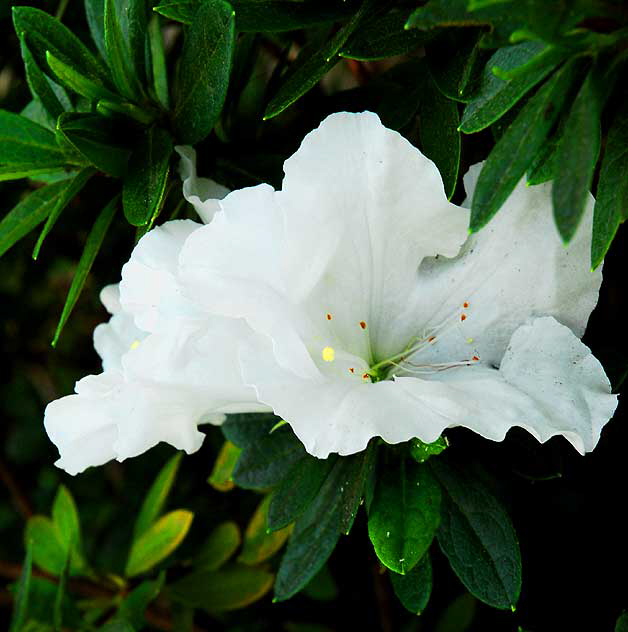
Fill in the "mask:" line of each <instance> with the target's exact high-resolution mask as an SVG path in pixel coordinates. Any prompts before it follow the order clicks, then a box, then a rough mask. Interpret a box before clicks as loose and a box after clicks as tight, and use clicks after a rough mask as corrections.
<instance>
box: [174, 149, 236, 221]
mask: <svg viewBox="0 0 628 632" xmlns="http://www.w3.org/2000/svg"><path fill="white" fill-rule="evenodd" d="M175 150H176V152H177V153H178V154H179V156H181V163H180V165H179V171H180V173H181V178H182V180H183V197H184V198H185V199H186V200H187V201H188V202H189V203H190V204H191V205H192V206H193V207H194V210H195V211H196V212H197V213H198V214H199V217H200V218H201V220H202V221H203V223H205V224H209V223H210V222H211V221H212V219H213V218H214V215H215V214H216V212H217V211H219V210H220V202H219V200H222V198H224V197H225V195H227V193H229V189H227V188H226V187H224V186H222V185H221V184H218V183H217V182H214V181H213V180H210V179H209V178H199V177H198V176H197V175H196V151H195V150H194V148H193V147H190V146H189V145H177V146H176V147H175Z"/></svg>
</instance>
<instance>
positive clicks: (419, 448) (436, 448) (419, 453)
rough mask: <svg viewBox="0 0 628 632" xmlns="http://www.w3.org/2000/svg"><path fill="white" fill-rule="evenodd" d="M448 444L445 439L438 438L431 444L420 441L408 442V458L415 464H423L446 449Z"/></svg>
mask: <svg viewBox="0 0 628 632" xmlns="http://www.w3.org/2000/svg"><path fill="white" fill-rule="evenodd" d="M448 446H449V443H448V442H447V439H446V438H445V437H439V438H438V439H436V441H434V442H433V443H424V442H423V441H421V440H420V439H412V441H411V442H410V456H411V457H412V458H413V459H414V460H415V461H416V462H417V463H425V461H427V460H428V459H429V458H430V457H432V456H436V455H438V454H440V453H441V452H443V451H444V450H446V449H447V447H448Z"/></svg>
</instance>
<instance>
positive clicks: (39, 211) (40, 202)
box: [0, 180, 69, 256]
mask: <svg viewBox="0 0 628 632" xmlns="http://www.w3.org/2000/svg"><path fill="white" fill-rule="evenodd" d="M68 186H69V181H67V180H62V181H61V182H55V183H53V184H49V185H48V186H45V187H42V188H41V189H37V190H36V191H33V192H32V193H30V194H28V195H27V196H26V197H25V198H24V199H23V200H21V201H20V202H18V204H17V205H16V206H15V207H13V209H11V210H10V211H9V212H8V213H7V214H6V215H5V216H4V217H3V218H2V221H0V256H2V255H3V254H4V253H5V252H6V251H7V250H8V249H9V248H11V246H13V245H14V244H15V243H17V242H18V241H19V240H20V239H22V237H24V236H25V235H27V234H28V233H30V231H31V230H33V229H34V228H35V227H36V226H37V225H38V224H40V223H41V222H43V221H44V220H45V219H46V217H48V215H49V214H50V212H51V211H52V209H53V208H55V206H56V205H57V204H58V202H59V200H61V199H63V196H64V195H65V192H66V191H67V188H68Z"/></svg>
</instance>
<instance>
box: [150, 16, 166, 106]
mask: <svg viewBox="0 0 628 632" xmlns="http://www.w3.org/2000/svg"><path fill="white" fill-rule="evenodd" d="M148 43H149V46H150V59H151V67H150V70H151V77H152V83H153V88H154V90H155V96H156V97H157V100H158V101H159V102H160V103H161V105H162V106H163V107H164V108H166V109H168V108H169V104H170V95H169V92H168V71H167V68H166V55H165V52H164V38H163V35H162V33H161V22H160V19H159V16H158V15H155V16H153V18H152V19H151V20H150V22H149V23H148Z"/></svg>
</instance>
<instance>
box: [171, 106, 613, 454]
mask: <svg viewBox="0 0 628 632" xmlns="http://www.w3.org/2000/svg"><path fill="white" fill-rule="evenodd" d="M284 171H285V179H284V182H283V188H282V190H281V191H277V192H275V191H274V190H273V189H272V188H271V187H269V186H266V185H261V186H257V187H253V188H249V189H244V190H240V191H235V192H233V193H231V194H229V195H228V196H227V197H226V198H225V199H224V200H223V201H222V202H221V204H220V205H221V207H222V209H223V210H222V212H221V213H218V214H217V215H216V216H215V218H214V221H213V222H212V223H211V224H209V225H207V226H204V227H202V228H200V229H199V230H196V231H194V232H193V233H191V234H190V236H189V237H188V239H187V240H186V243H185V245H184V247H183V250H182V252H181V255H180V262H181V277H182V278H183V280H184V284H185V286H186V289H187V295H188V296H191V297H194V300H195V301H196V302H197V303H198V305H199V306H200V307H201V308H203V309H204V310H207V311H209V312H213V313H217V314H222V315H224V316H229V317H234V318H244V319H245V320H246V321H247V323H248V325H249V326H250V327H251V328H252V329H253V330H254V331H256V332H258V334H260V335H258V336H254V337H250V338H249V339H248V341H247V342H246V343H245V344H243V346H242V349H241V352H240V362H241V365H242V371H243V374H244V377H245V381H246V382H247V383H248V384H250V385H252V386H254V388H255V390H256V392H257V395H258V397H259V400H260V401H261V402H263V403H265V404H267V405H269V406H271V407H272V408H273V410H274V411H275V413H276V414H277V415H279V416H281V417H282V418H283V419H285V420H286V421H287V422H288V423H289V424H290V425H291V426H292V428H293V429H294V431H295V433H296V434H297V435H298V437H299V438H300V439H301V441H302V442H303V444H304V445H305V447H306V449H307V450H308V452H310V453H311V454H313V455H316V456H318V457H326V456H327V455H328V454H330V453H331V452H337V453H339V454H351V453H354V452H358V451H360V450H363V449H364V448H365V446H366V444H367V443H368V441H369V440H370V439H371V438H372V437H382V438H383V439H384V440H386V441H387V442H390V443H397V442H401V441H405V440H408V439H410V438H413V437H418V438H420V439H422V440H423V441H426V442H432V441H434V440H436V439H437V438H438V437H439V436H440V435H441V433H442V432H443V431H444V430H445V429H447V428H450V427H454V426H464V427H467V428H470V429H471V430H474V431H475V432H478V433H479V434H481V435H483V436H484V437H487V438H489V439H493V440H497V441H500V440H503V438H504V436H505V435H506V433H507V431H508V430H509V429H510V428H511V427H512V426H521V427H523V428H525V429H526V430H528V431H529V432H530V433H531V434H532V435H534V436H535V437H536V438H537V439H538V440H539V441H546V440H548V439H549V438H550V437H552V436H554V435H563V436H564V437H566V438H567V439H568V440H569V441H570V442H571V443H572V444H573V445H574V447H575V448H576V449H577V450H578V451H579V452H581V453H584V452H585V451H589V450H592V449H593V448H594V447H595V445H596V443H597V441H598V439H599V435H600V431H601V429H602V427H603V426H604V424H605V423H606V422H607V421H608V420H609V419H610V417H611V416H612V414H613V412H614V410H615V407H616V404H617V399H616V396H614V395H612V394H611V390H610V385H609V382H608V379H607V377H606V375H605V373H604V370H603V368H602V366H601V365H600V363H599V362H598V361H597V360H596V359H595V358H594V357H593V356H592V355H591V353H590V350H589V349H588V348H587V347H586V346H585V345H584V344H582V342H581V341H580V340H579V337H580V336H581V335H582V334H583V332H584V329H585V327H586V323H587V320H588V317H589V314H590V312H591V311H592V309H593V307H594V306H595V304H596V302H597V296H598V290H599V286H600V283H601V278H602V277H601V272H600V270H599V269H598V270H597V271H596V272H591V271H590V270H589V249H590V234H591V206H592V204H591V203H589V207H588V209H587V213H586V218H585V219H584V221H583V222H582V225H581V227H580V229H579V231H578V233H577V235H576V237H575V238H574V239H573V241H572V242H571V244H570V245H569V247H568V248H564V247H563V246H562V244H561V241H560V239H559V236H558V234H557V233H556V230H555V228H554V226H553V222H552V214H551V196H550V189H549V187H548V186H547V185H541V186H539V187H526V186H525V185H524V184H520V185H519V186H518V187H517V188H516V190H515V191H514V193H513V194H512V196H511V197H510V198H509V200H508V201H507V202H506V204H505V205H504V207H503V208H502V209H501V211H500V213H499V214H498V215H497V216H496V218H495V219H494V220H492V221H491V223H490V224H489V225H488V226H487V227H486V228H485V229H483V230H482V231H480V232H479V233H478V234H476V235H471V236H469V235H468V231H467V227H468V223H469V211H468V210H467V209H465V208H460V207H457V206H455V205H454V204H451V203H449V202H448V201H447V199H446V197H445V194H444V191H443V185H442V182H441V178H440V176H439V173H438V171H437V169H436V167H435V165H434V164H433V163H432V162H431V161H430V160H428V159H427V158H426V157H425V156H423V155H422V154H421V153H420V152H419V151H418V150H417V149H415V148H414V147H413V146H412V145H410V143H408V142H407V141H406V140H405V139H404V138H403V137H402V136H400V135H399V134H397V133H396V132H393V131H391V130H388V129H386V128H384V127H383V126H382V124H381V123H380V121H379V119H378V118H377V116H376V115H374V114H371V113H362V114H348V113H340V114H334V115H332V116H330V117H328V118H327V119H326V120H325V121H324V122H323V123H322V124H321V126H320V127H319V128H318V129H317V130H315V131H314V132H312V133H311V134H309V135H308V136H307V137H306V138H305V140H304V141H303V143H302V145H301V147H300V149H299V150H298V151H297V152H296V154H294V155H293V156H292V157H291V158H290V159H288V160H287V161H286V163H285V165H284ZM476 173H477V170H475V171H474V170H472V172H471V173H470V174H468V176H467V178H466V182H465V185H466V187H467V194H468V195H469V196H471V195H472V193H473V188H474V176H475V174H476Z"/></svg>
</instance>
